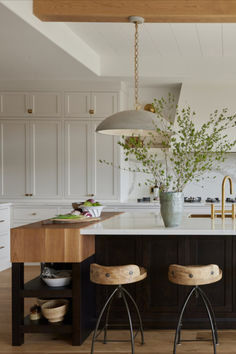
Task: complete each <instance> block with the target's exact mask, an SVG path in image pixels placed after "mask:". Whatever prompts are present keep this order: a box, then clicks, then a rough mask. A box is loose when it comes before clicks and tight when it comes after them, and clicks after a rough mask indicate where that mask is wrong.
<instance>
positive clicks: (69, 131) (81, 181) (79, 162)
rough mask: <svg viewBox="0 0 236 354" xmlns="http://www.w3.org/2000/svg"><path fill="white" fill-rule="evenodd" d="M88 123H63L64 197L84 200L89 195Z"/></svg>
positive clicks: (89, 153)
mask: <svg viewBox="0 0 236 354" xmlns="http://www.w3.org/2000/svg"><path fill="white" fill-rule="evenodd" d="M89 132H90V122H88V121H82V120H81V121H78V120H74V121H66V122H65V196H66V197H68V198H83V199H86V198H87V197H88V196H89V194H90V193H91V178H92V175H91V168H90V162H89V158H90V155H91V141H90V138H91V137H90V136H89Z"/></svg>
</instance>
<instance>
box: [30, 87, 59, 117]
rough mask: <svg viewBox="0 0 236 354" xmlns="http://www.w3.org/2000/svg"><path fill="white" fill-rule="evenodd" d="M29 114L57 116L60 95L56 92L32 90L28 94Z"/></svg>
mask: <svg viewBox="0 0 236 354" xmlns="http://www.w3.org/2000/svg"><path fill="white" fill-rule="evenodd" d="M27 112H28V114H29V115H33V116H34V117H58V116H60V115H61V95H60V93H58V92H33V93H32V94H30V95H29V108H28V109H27Z"/></svg>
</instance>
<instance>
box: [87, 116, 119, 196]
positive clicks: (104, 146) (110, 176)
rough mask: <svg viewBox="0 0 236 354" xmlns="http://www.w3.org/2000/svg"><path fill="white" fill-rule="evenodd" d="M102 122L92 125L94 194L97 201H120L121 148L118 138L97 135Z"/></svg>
mask: <svg viewBox="0 0 236 354" xmlns="http://www.w3.org/2000/svg"><path fill="white" fill-rule="evenodd" d="M99 123H100V122H94V123H92V124H91V125H92V131H91V134H92V136H93V138H92V141H93V142H94V146H93V149H94V150H93V154H92V167H93V175H94V176H95V178H94V179H93V189H92V190H93V194H94V195H95V196H96V198H97V199H107V200H114V199H119V197H118V196H119V174H120V171H119V146H118V144H117V143H118V138H117V137H115V136H111V135H104V134H98V133H96V126H97V125H98V124H99ZM100 160H105V161H107V162H111V163H112V166H111V165H110V166H108V165H106V164H105V163H101V162H100Z"/></svg>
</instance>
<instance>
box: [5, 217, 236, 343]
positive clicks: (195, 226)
mask: <svg viewBox="0 0 236 354" xmlns="http://www.w3.org/2000/svg"><path fill="white" fill-rule="evenodd" d="M235 236H236V222H235V220H232V219H227V220H223V221H222V220H220V219H216V220H214V221H212V220H211V219H206V218H203V219H201V218H200V219H190V218H188V217H187V215H185V216H184V218H183V223H182V225H181V226H180V227H178V228H169V229H167V228H165V227H164V226H163V222H162V220H161V218H160V215H159V214H157V213H150V212H147V213H144V214H140V213H124V214H121V213H103V215H102V218H101V222H96V223H95V222H94V223H92V224H89V225H87V223H86V225H84V223H83V225H82V223H81V224H70V225H67V224H60V225H59V224H54V225H51V224H47V223H45V222H43V221H42V222H37V223H34V224H30V225H25V226H22V227H18V228H15V229H12V231H11V261H12V263H13V266H12V289H13V297H12V308H13V318H12V320H13V326H12V334H13V336H12V343H13V345H21V344H22V343H23V341H24V333H26V332H57V331H58V332H59V333H71V334H72V344H73V345H80V344H81V343H82V342H83V341H84V340H85V339H86V338H87V336H88V335H89V333H90V332H91V331H92V330H93V328H94V325H95V321H96V313H98V311H99V309H100V308H101V306H102V305H103V303H104V296H107V295H108V293H109V291H111V289H110V288H109V287H106V286H97V287H96V286H94V285H93V284H92V283H91V282H90V281H89V267H90V264H91V263H93V262H97V263H100V264H103V265H118V264H119V265H122V264H130V263H134V264H138V265H141V266H144V267H145V268H147V270H148V278H147V279H146V280H145V281H143V282H141V283H137V284H135V285H129V286H128V287H129V290H130V291H131V293H132V295H133V296H134V297H135V299H136V301H137V303H138V305H139V307H140V309H141V312H142V318H143V322H144V327H145V328H175V326H176V320H177V315H178V310H179V307H180V304H181V303H182V302H183V298H184V297H185V296H186V293H187V291H188V289H187V288H186V287H181V288H180V287H177V286H176V285H173V284H171V283H170V282H169V281H168V277H167V271H168V266H169V264H171V263H178V264H210V263H216V264H218V265H219V266H220V268H222V270H223V279H222V280H221V281H220V282H219V283H215V284H212V285H208V286H205V287H204V288H205V291H206V292H207V294H208V296H209V298H210V299H211V301H212V304H213V306H214V309H215V312H216V317H217V322H218V326H219V328H236V237H235ZM25 262H53V263H71V267H72V286H71V287H63V288H58V289H56V288H55V289H54V288H50V287H48V286H46V285H45V284H44V283H42V281H41V279H40V278H36V279H33V280H31V281H30V282H28V283H26V284H24V279H23V271H24V263H25ZM24 297H45V298H61V297H63V298H69V299H70V301H71V316H68V318H67V319H66V320H65V322H64V323H62V324H61V325H59V326H58V325H53V326H51V325H50V324H48V323H47V321H44V320H42V321H39V323H38V325H36V324H33V323H31V322H30V320H29V319H28V318H25V319H24V315H23V312H24V305H23V300H24ZM118 315H119V316H118ZM126 316H127V315H126V313H125V312H124V310H123V307H121V306H120V303H119V299H117V302H116V304H115V305H114V308H113V310H112V312H111V323H112V322H113V321H114V320H116V321H115V322H116V324H117V323H118V325H119V324H120V325H123V324H124V323H126ZM117 319H118V322H117ZM184 326H185V328H205V327H207V326H208V320H207V315H206V314H205V313H204V312H203V308H202V306H201V303H199V301H198V299H194V300H193V302H192V303H191V307H190V308H189V311H188V312H187V313H186V318H185V321H184Z"/></svg>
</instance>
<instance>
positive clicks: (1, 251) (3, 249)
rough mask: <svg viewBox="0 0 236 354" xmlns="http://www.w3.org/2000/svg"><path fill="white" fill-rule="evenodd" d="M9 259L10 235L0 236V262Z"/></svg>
mask: <svg viewBox="0 0 236 354" xmlns="http://www.w3.org/2000/svg"><path fill="white" fill-rule="evenodd" d="M3 259H7V260H9V259H10V235H9V234H4V235H1V236H0V260H1V261H2V260H3Z"/></svg>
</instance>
